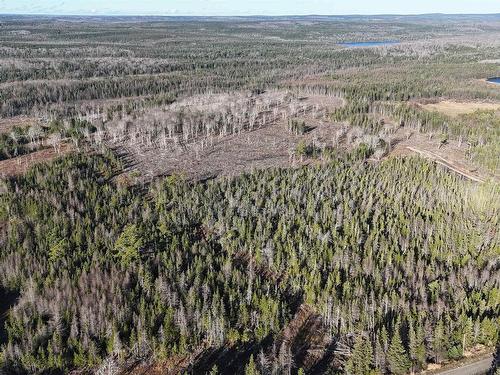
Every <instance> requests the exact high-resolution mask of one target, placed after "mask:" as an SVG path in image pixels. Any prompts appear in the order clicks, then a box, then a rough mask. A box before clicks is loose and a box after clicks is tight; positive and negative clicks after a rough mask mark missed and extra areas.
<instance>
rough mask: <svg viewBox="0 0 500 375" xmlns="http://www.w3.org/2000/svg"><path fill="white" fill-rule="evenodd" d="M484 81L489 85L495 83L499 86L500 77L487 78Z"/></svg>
mask: <svg viewBox="0 0 500 375" xmlns="http://www.w3.org/2000/svg"><path fill="white" fill-rule="evenodd" d="M486 81H488V82H490V83H496V84H497V85H500V77H492V78H488V79H487V80H486Z"/></svg>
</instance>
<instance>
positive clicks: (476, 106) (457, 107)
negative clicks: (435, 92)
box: [420, 100, 500, 117]
mask: <svg viewBox="0 0 500 375" xmlns="http://www.w3.org/2000/svg"><path fill="white" fill-rule="evenodd" d="M420 107H421V108H423V109H425V110H427V111H431V112H440V113H442V114H445V115H447V116H451V117H456V116H459V115H464V114H468V113H473V112H475V111H477V110H493V111H496V110H500V103H488V102H455V101H450V100H443V101H440V102H437V103H428V104H420Z"/></svg>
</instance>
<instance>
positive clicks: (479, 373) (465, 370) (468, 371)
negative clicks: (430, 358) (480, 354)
mask: <svg viewBox="0 0 500 375" xmlns="http://www.w3.org/2000/svg"><path fill="white" fill-rule="evenodd" d="M492 362H493V357H492V356H490V357H488V358H485V359H482V360H480V361H477V362H474V363H470V364H467V365H465V366H462V367H458V368H455V369H452V370H446V371H443V372H438V373H437V374H438V375H484V374H486V373H487V372H488V370H489V369H490V367H491V363H492Z"/></svg>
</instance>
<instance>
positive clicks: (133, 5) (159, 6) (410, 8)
mask: <svg viewBox="0 0 500 375" xmlns="http://www.w3.org/2000/svg"><path fill="white" fill-rule="evenodd" d="M422 13H500V0H246V1H245V0H0V14H57V15H70V14H75V15H92V14H94V15H166V16H175V15H179V16H181V15H186V16H194V15H199V16H244V15H304V14H324V15H342V14H422Z"/></svg>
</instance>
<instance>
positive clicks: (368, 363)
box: [346, 335, 373, 375]
mask: <svg viewBox="0 0 500 375" xmlns="http://www.w3.org/2000/svg"><path fill="white" fill-rule="evenodd" d="M372 366H373V350H372V345H371V343H370V341H369V340H368V339H367V338H366V337H365V336H364V335H358V337H356V341H355V343H354V348H353V350H352V354H351V357H350V358H349V360H348V361H347V364H346V371H347V373H348V374H351V375H367V374H370V373H371V370H372Z"/></svg>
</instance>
